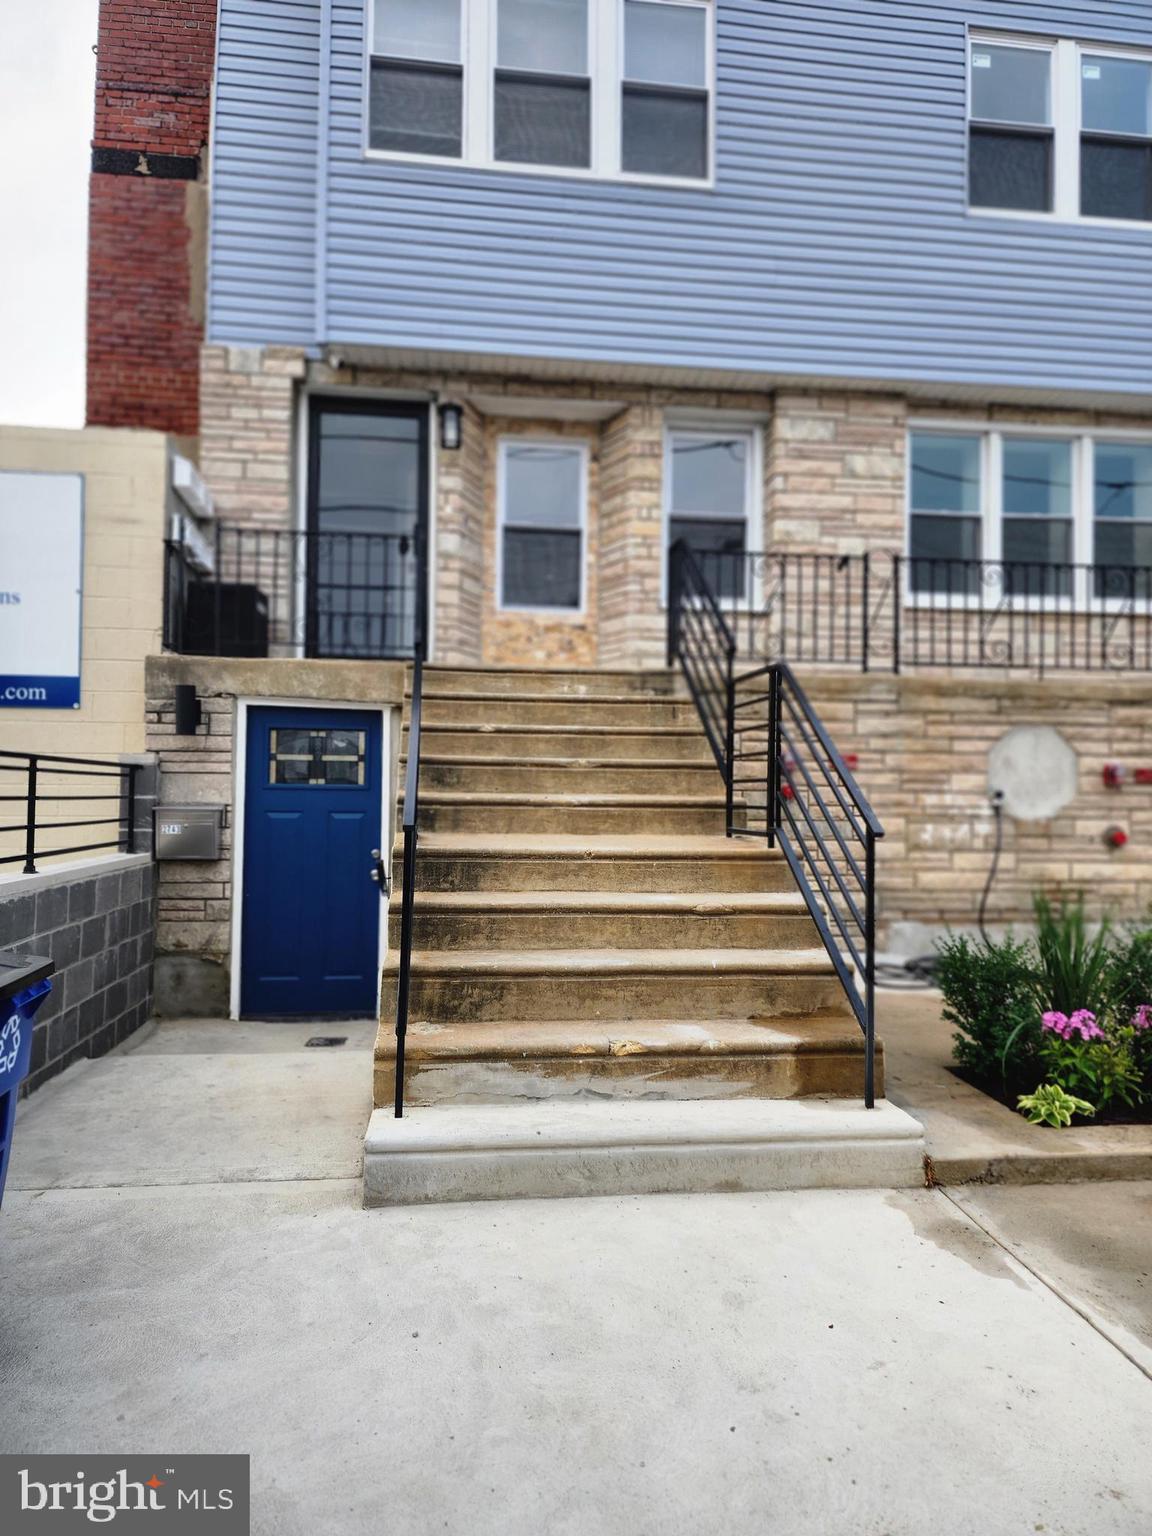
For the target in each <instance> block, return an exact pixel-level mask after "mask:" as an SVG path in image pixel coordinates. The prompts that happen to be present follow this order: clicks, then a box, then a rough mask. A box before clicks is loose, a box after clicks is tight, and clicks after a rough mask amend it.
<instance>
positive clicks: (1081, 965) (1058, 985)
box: [1032, 894, 1115, 1014]
mask: <svg viewBox="0 0 1152 1536" xmlns="http://www.w3.org/2000/svg"><path fill="white" fill-rule="evenodd" d="M1032 905H1033V910H1034V911H1035V914H1036V965H1035V970H1034V973H1033V990H1034V993H1035V997H1036V1002H1037V1004H1038V1006H1039V1011H1040V1012H1041V1013H1046V1012H1048V1011H1049V1010H1050V1009H1058V1010H1060V1012H1062V1013H1068V1014H1071V1013H1074V1012H1076V1010H1077V1009H1083V1008H1087V1009H1090V1010H1091V1011H1092V1012H1093V1013H1095V1014H1101V1013H1103V1012H1104V1011H1105V1007H1106V1004H1107V1002H1108V997H1109V991H1110V989H1111V987H1112V986H1114V985H1115V975H1114V965H1113V948H1112V928H1111V925H1110V924H1109V922H1108V920H1107V919H1105V920H1104V921H1103V922H1102V923H1101V924H1100V927H1099V928H1098V930H1097V931H1096V933H1095V935H1094V936H1092V937H1089V934H1088V923H1087V920H1086V919H1085V916H1084V898H1083V896H1080V897H1078V898H1077V899H1076V901H1074V902H1068V901H1062V902H1061V903H1060V905H1059V907H1054V906H1053V905H1052V903H1051V902H1050V901H1049V900H1048V898H1047V897H1046V896H1043V895H1040V894H1037V895H1036V896H1035V897H1033V902H1032Z"/></svg>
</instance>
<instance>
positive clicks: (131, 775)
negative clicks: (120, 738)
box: [124, 763, 140, 853]
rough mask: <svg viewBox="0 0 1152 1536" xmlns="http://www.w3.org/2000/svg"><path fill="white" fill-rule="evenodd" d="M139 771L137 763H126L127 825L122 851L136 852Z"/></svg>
mask: <svg viewBox="0 0 1152 1536" xmlns="http://www.w3.org/2000/svg"><path fill="white" fill-rule="evenodd" d="M139 772H140V765H139V763H129V765H128V825H127V827H126V828H125V833H126V835H125V838H124V852H125V853H135V852H136V775H137V774H138V773H139Z"/></svg>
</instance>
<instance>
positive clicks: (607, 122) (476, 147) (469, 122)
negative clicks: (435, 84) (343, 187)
mask: <svg viewBox="0 0 1152 1536" xmlns="http://www.w3.org/2000/svg"><path fill="white" fill-rule="evenodd" d="M651 3H652V4H655V5H676V6H680V7H681V8H686V9H690V10H698V11H704V12H705V13H706V16H707V27H706V32H705V35H706V48H707V58H706V61H705V89H706V90H707V92H708V118H707V131H708V166H707V174H706V175H705V176H703V177H700V178H697V177H692V176H655V175H652V174H649V173H640V172H635V171H625V170H624V168H623V110H622V107H623V90H624V0H588V69H589V76H590V80H591V102H590V105H589V111H590V112H591V119H592V120H591V158H592V163H591V165H590V166H566V165H519V164H517V163H516V162H514V161H510V160H497V159H496V157H495V154H494V148H495V144H494V136H495V135H494V123H495V77H496V38H497V5H498V0H460V4H461V8H462V20H461V34H460V50H461V58H462V61H463V69H464V102H463V122H464V129H463V152H462V154H461V155H460V157H459V158H458V159H457V158H455V157H453V156H450V155H420V154H412V153H409V152H407V151H400V150H391V149H373V147H372V144H371V136H370V125H369V118H370V107H371V76H372V43H373V30H374V26H375V0H364V60H363V84H362V110H361V146H362V149H361V152H362V154H363V156H364V158H365V159H366V160H380V161H392V162H395V163H398V164H405V165H436V166H439V167H440V168H441V169H442V170H453V169H458V168H466V169H469V170H483V171H500V172H503V173H506V174H508V175H513V176H562V177H565V178H567V179H575V180H577V181H621V182H631V183H635V184H640V185H644V186H661V187H668V186H671V187H690V188H692V189H693V190H694V191H697V192H699V191H709V190H712V189H713V188H714V187H715V185H716V5H717V0H651Z"/></svg>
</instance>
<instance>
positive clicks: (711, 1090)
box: [365, 667, 923, 1203]
mask: <svg viewBox="0 0 1152 1536" xmlns="http://www.w3.org/2000/svg"><path fill="white" fill-rule="evenodd" d="M424 720H425V726H424V737H423V746H422V755H421V837H420V856H419V863H418V881H417V891H416V895H415V908H414V912H415V929H414V943H413V955H412V968H411V992H410V1013H409V1033H408V1042H407V1072H406V1104H407V1106H408V1112H407V1114H406V1116H405V1119H404V1120H403V1121H399V1122H398V1121H395V1120H394V1119H393V1118H392V1117H391V1113H390V1109H389V1106H390V1105H391V1103H392V1097H393V1092H394V1086H395V1041H394V1034H393V1028H394V1018H393V1013H392V1009H393V1006H394V998H395V984H396V975H397V967H398V955H397V947H398V944H399V917H400V896H401V892H400V889H399V881H400V878H401V874H402V866H401V861H400V856H399V855H400V849H401V846H402V845H401V843H400V842H399V841H398V842H397V845H396V849H395V855H394V863H393V869H394V881H395V885H394V890H393V896H392V909H391V913H390V921H389V930H390V953H389V957H388V963H387V967H386V973H385V978H384V997H385V1005H384V1010H383V1018H382V1022H381V1029H380V1035H379V1038H378V1041H377V1049H376V1060H375V1081H374V1090H375V1102H376V1104H377V1106H379V1107H378V1108H377V1111H376V1113H375V1114H374V1115H373V1119H372V1125H371V1127H370V1130H369V1136H368V1142H367V1146H366V1159H365V1192H366V1199H367V1200H368V1201H369V1203H389V1202H393V1201H398V1202H404V1201H407V1200H434V1199H473V1198H476V1199H479V1198H502V1197H506V1196H509V1195H514V1194H515V1195H523V1194H537V1195H551V1194H572V1193H605V1194H606V1193H613V1192H623V1191H625V1190H632V1191H634V1192H642V1191H656V1190H661V1189H669V1190H671V1189H703V1188H708V1189H713V1188H783V1187H793V1186H796V1185H802V1184H805V1183H813V1184H820V1183H831V1184H837V1183H841V1182H843V1181H845V1180H847V1182H849V1183H877V1184H890V1183H900V1184H907V1185H913V1184H916V1183H918V1182H920V1181H921V1179H922V1176H923V1175H922V1157H921V1152H922V1149H921V1148H920V1143H919V1139H918V1128H916V1127H915V1126H914V1124H913V1123H912V1122H906V1117H902V1116H900V1113H899V1111H896V1110H894V1109H893V1108H892V1107H891V1106H882V1107H881V1108H880V1109H878V1110H876V1111H873V1112H871V1113H870V1114H867V1115H865V1112H864V1111H863V1109H862V1108H861V1109H859V1110H858V1109H857V1101H858V1099H859V1098H860V1096H861V1095H862V1092H863V1061H864V1051H863V1039H862V1036H861V1033H860V1030H859V1027H858V1025H857V1023H856V1020H855V1017H854V1016H853V1015H852V1014H851V1012H850V1010H849V1009H848V1008H847V1006H846V1002H845V999H844V996H843V992H842V990H841V988H840V984H839V982H838V981H837V979H836V976H835V973H834V970H833V968H832V965H831V962H830V961H829V959H828V957H827V955H826V953H825V951H824V949H823V947H822V946H821V944H820V942H819V938H818V935H817V932H816V929H815V925H814V924H813V922H812V919H811V917H810V915H809V914H808V912H807V909H806V907H805V906H804V903H803V901H802V899H801V898H800V897H799V895H798V893H797V892H796V890H795V888H794V886H793V883H792V880H791V875H790V873H789V871H788V868H787V865H786V864H785V862H784V860H783V859H782V857H781V856H780V855H779V854H778V853H776V852H774V851H771V850H769V849H767V848H766V847H765V846H764V844H763V842H762V841H753V840H751V839H750V840H748V841H747V842H744V841H741V840H739V839H732V838H727V837H725V836H724V797H723V794H722V792H721V789H720V777H719V774H718V773H717V771H716V768H715V764H714V762H713V760H712V757H711V754H710V751H709V748H708V745H707V742H706V740H705V738H704V735H703V732H702V730H701V728H700V725H699V721H698V719H697V717H696V713H695V709H694V707H693V706H692V705H691V703H690V702H689V701H688V700H686V699H685V698H684V697H683V696H682V695H681V693H680V692H679V691H678V689H677V686H676V680H675V678H674V676H673V675H672V674H671V673H668V672H661V673H656V674H651V673H631V674H629V673H612V674H600V673H589V672H554V673H553V672H543V671H539V670H537V671H532V672H525V673H523V674H517V673H515V672H510V671H508V670H502V669H478V670H471V669H459V670H445V669H440V668H434V667H429V668H427V669H426V670H425V694H424ZM405 744H406V743H405ZM878 1075H879V1076H880V1077H881V1079H882V1058H881V1059H880V1061H879V1062H878ZM821 1125H823V1126H824V1129H823V1130H822V1131H821V1130H820V1129H819V1127H820V1126H821Z"/></svg>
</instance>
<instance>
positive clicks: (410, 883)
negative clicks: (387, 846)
mask: <svg viewBox="0 0 1152 1536" xmlns="http://www.w3.org/2000/svg"><path fill="white" fill-rule="evenodd" d="M408 750H409V752H411V750H412V736H411V729H409V736H408ZM416 836H417V833H416V828H415V827H414V826H413V827H405V828H404V895H403V905H402V907H401V914H400V978H399V983H398V985H397V989H396V1096H395V1104H394V1112H395V1117H396V1119H397V1120H403V1118H404V1046H405V1042H406V1040H407V1038H408V992H409V987H410V984H411V979H412V921H413V917H414V899H413V898H414V891H415V881H416Z"/></svg>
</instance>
